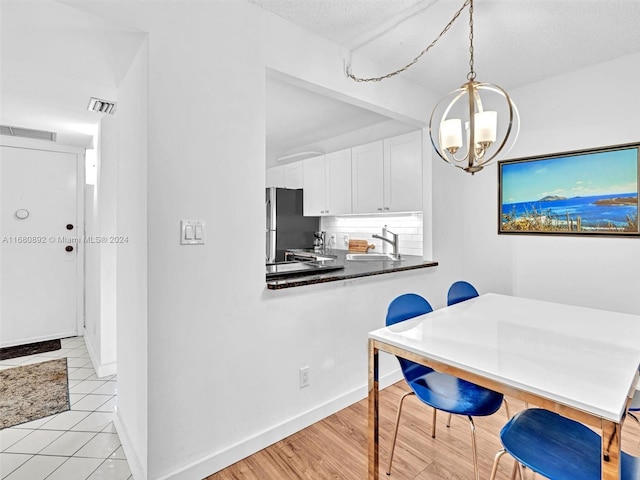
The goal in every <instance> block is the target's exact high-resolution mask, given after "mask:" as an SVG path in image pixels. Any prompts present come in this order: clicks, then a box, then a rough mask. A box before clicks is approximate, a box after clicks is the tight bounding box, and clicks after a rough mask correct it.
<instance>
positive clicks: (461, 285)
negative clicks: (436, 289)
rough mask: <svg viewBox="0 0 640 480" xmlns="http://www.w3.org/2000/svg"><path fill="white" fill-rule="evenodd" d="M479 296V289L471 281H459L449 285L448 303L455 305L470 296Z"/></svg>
mask: <svg viewBox="0 0 640 480" xmlns="http://www.w3.org/2000/svg"><path fill="white" fill-rule="evenodd" d="M477 296H478V291H477V290H476V289H475V287H474V286H473V285H471V284H470V283H469V282H465V281H462V280H461V281H459V282H455V283H454V284H453V285H451V287H449V292H448V293H447V305H449V306H451V305H455V304H456V303H460V302H464V301H465V300H469V299H470V298H474V297H477Z"/></svg>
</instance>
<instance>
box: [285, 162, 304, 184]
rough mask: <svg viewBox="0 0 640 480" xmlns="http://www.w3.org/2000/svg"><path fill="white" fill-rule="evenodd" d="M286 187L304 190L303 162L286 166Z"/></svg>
mask: <svg viewBox="0 0 640 480" xmlns="http://www.w3.org/2000/svg"><path fill="white" fill-rule="evenodd" d="M284 187H285V188H302V187H303V180H302V162H293V163H287V164H286V165H284Z"/></svg>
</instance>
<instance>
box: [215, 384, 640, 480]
mask: <svg viewBox="0 0 640 480" xmlns="http://www.w3.org/2000/svg"><path fill="white" fill-rule="evenodd" d="M407 390H408V387H407V385H406V383H404V382H398V383H396V384H394V385H392V386H390V387H389V388H386V389H385V390H383V391H381V392H380V445H381V448H380V470H381V472H380V479H397V480H400V479H403V480H404V479H407V480H427V479H429V480H453V479H455V480H470V479H472V478H473V466H472V460H471V438H470V429H469V422H468V421H467V420H466V419H465V418H460V417H455V416H454V417H453V420H452V422H451V427H450V428H447V427H446V420H447V415H446V414H443V413H441V412H440V413H439V414H438V421H437V431H436V438H435V439H433V438H431V412H432V410H431V408H429V407H427V406H426V405H424V404H422V403H420V401H418V400H417V399H415V397H410V398H408V399H407V400H406V401H405V406H404V409H403V413H402V420H401V422H400V431H399V433H398V441H397V444H396V452H395V456H394V460H393V470H392V472H391V476H387V475H386V474H385V471H386V466H387V462H388V459H389V447H390V441H391V435H392V433H393V425H394V422H395V415H396V408H397V404H398V401H399V399H400V396H401V395H402V394H403V393H404V392H406V391H407ZM508 401H509V408H510V410H511V414H512V415H513V414H514V413H515V412H516V411H518V410H521V409H522V408H524V404H523V403H522V402H519V401H517V400H508ZM474 421H475V422H476V435H477V441H478V462H479V466H480V478H481V479H488V478H489V475H490V473H491V466H492V464H493V458H494V455H495V454H496V452H497V451H498V450H499V449H500V440H499V438H498V433H499V431H500V429H501V428H502V426H503V425H504V423H505V422H506V421H507V418H506V413H505V410H504V407H503V408H501V409H500V410H499V411H498V412H496V413H495V414H494V415H492V416H490V417H477V418H475V419H474ZM366 435H367V403H366V399H365V400H362V401H360V402H358V403H355V404H353V405H351V406H350V407H348V408H345V409H344V410H341V411H340V412H338V413H336V414H334V415H331V416H330V417H328V418H326V419H324V420H322V421H320V422H318V423H316V424H314V425H311V426H310V427H308V428H305V429H304V430H301V431H300V432H298V433H296V434H294V435H291V436H290V437H288V438H285V439H284V440H281V441H280V442H277V443H275V444H273V445H271V446H270V447H268V448H265V449H264V450H261V451H260V452H258V453H256V454H254V455H252V456H250V457H248V458H245V459H244V460H241V461H240V462H238V463H236V464H234V465H231V466H230V467H228V468H226V469H224V470H221V471H220V472H217V473H215V474H213V475H211V476H209V477H207V478H206V479H205V480H232V479H233V480H235V479H242V480H298V479H300V480H302V479H304V480H324V479H336V480H364V479H366V478H367V442H366V439H367V437H366ZM622 447H623V449H624V450H625V451H627V452H628V453H630V454H633V455H637V456H640V426H638V424H637V423H635V422H634V421H633V419H631V418H629V419H628V421H627V422H626V423H625V425H624V428H623V433H622ZM512 467H513V460H512V459H511V458H508V457H505V458H503V459H502V462H501V465H500V470H499V471H498V477H497V478H498V479H499V480H507V479H509V478H511V469H512ZM538 478H540V479H541V478H542V477H539V476H536V475H534V474H532V472H531V471H525V475H524V480H533V479H538ZM576 480H577V479H576Z"/></svg>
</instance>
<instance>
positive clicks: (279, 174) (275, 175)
mask: <svg viewBox="0 0 640 480" xmlns="http://www.w3.org/2000/svg"><path fill="white" fill-rule="evenodd" d="M265 186H266V187H278V188H284V168H283V166H282V165H278V166H277V167H271V168H267V172H266V179H265Z"/></svg>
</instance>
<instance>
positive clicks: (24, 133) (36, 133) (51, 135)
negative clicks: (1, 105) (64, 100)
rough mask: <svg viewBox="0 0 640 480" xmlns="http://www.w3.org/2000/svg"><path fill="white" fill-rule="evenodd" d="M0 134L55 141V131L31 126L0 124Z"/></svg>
mask: <svg viewBox="0 0 640 480" xmlns="http://www.w3.org/2000/svg"><path fill="white" fill-rule="evenodd" d="M0 134H1V135H10V136H12V137H22V138H35V139H36V140H47V141H49V142H55V141H56V137H57V135H58V134H57V133H55V132H47V131H45V130H33V129H31V128H20V127H10V126H8V125H0Z"/></svg>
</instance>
